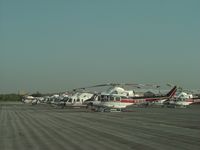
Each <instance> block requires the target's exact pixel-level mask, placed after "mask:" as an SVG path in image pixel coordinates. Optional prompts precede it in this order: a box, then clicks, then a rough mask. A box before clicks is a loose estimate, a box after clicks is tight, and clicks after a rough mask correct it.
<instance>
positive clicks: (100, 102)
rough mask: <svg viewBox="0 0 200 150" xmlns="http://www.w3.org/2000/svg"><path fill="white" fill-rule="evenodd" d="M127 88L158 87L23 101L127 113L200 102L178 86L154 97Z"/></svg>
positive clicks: (111, 86)
mask: <svg viewBox="0 0 200 150" xmlns="http://www.w3.org/2000/svg"><path fill="white" fill-rule="evenodd" d="M103 86H108V87H109V88H108V90H107V91H104V92H91V91H85V89H88V88H94V87H103ZM124 86H133V87H136V88H142V87H144V86H147V87H156V88H158V87H159V86H157V85H151V84H114V83H109V84H101V85H95V86H90V87H86V88H78V89H74V90H73V92H70V94H69V93H68V94H66V93H65V94H60V95H57V94H55V95H52V96H45V97H32V96H27V97H24V98H23V100H22V101H23V102H24V103H29V104H32V105H34V104H39V103H44V104H51V105H55V106H61V107H65V106H66V107H87V108H91V109H93V110H96V111H109V110H114V109H116V110H124V109H126V108H127V107H128V106H131V105H138V106H142V105H143V106H149V105H161V106H166V107H177V106H183V107H186V106H188V105H190V104H192V103H195V102H200V100H199V99H197V98H195V97H193V95H192V94H188V93H186V92H183V91H177V86H174V87H173V88H172V89H171V90H170V91H169V92H168V93H167V94H154V93H153V94H152V93H150V94H149V93H148V94H147V93H136V92H135V90H125V88H123V87H124Z"/></svg>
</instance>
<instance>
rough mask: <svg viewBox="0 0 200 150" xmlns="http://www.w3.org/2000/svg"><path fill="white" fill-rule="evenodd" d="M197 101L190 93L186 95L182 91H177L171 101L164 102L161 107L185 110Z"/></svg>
mask: <svg viewBox="0 0 200 150" xmlns="http://www.w3.org/2000/svg"><path fill="white" fill-rule="evenodd" d="M196 102H197V99H196V98H195V97H194V96H193V94H191V93H187V92H184V91H179V92H177V93H176V94H175V95H174V97H172V98H171V99H169V100H167V101H165V102H164V103H163V107H165V106H166V107H173V108H176V107H183V108H186V107H188V106H189V105H191V104H193V103H196Z"/></svg>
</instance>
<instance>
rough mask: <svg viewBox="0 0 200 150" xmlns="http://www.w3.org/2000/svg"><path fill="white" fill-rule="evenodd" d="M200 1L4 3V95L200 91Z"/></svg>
mask: <svg viewBox="0 0 200 150" xmlns="http://www.w3.org/2000/svg"><path fill="white" fill-rule="evenodd" d="M199 65H200V1H199V0H0V93H10V92H18V90H25V91H28V92H36V91H41V92H57V91H64V90H68V89H72V88H75V87H82V86H88V85H93V84H101V83H107V82H120V83H156V84H165V83H168V82H170V83H173V84H178V85H181V86H183V87H184V88H200V82H199V81H200V78H199V77H200V67H199Z"/></svg>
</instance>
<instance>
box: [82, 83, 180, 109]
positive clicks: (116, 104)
mask: <svg viewBox="0 0 200 150" xmlns="http://www.w3.org/2000/svg"><path fill="white" fill-rule="evenodd" d="M127 85H128V86H134V87H137V88H141V86H155V87H157V88H158V87H159V86H157V85H152V84H113V83H111V84H103V85H97V86H113V87H114V88H111V89H110V90H108V91H107V92H102V93H100V94H97V95H96V96H95V95H94V97H93V100H92V101H91V100H88V101H85V103H87V104H88V106H90V107H92V108H93V109H95V110H97V111H107V110H108V111H109V110H119V111H121V110H122V109H125V108H126V107H127V106H130V105H140V104H148V103H150V102H154V101H166V100H168V99H170V98H171V97H173V96H174V95H175V93H176V90H177V87H176V86H174V87H173V88H172V89H171V90H170V91H169V92H168V93H167V94H165V95H159V96H156V95H154V96H139V95H137V94H135V92H133V91H132V92H131V91H126V90H124V89H123V88H121V87H120V86H127ZM97 86H93V87H97Z"/></svg>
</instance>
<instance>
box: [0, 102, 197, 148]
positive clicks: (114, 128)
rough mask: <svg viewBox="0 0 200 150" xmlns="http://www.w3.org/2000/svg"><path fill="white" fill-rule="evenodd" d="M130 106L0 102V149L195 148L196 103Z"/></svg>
mask: <svg viewBox="0 0 200 150" xmlns="http://www.w3.org/2000/svg"><path fill="white" fill-rule="evenodd" d="M131 110H132V111H131V112H104V113H103V112H90V111H88V110H85V109H66V108H65V109H59V108H54V107H52V106H49V105H34V106H31V105H26V104H20V103H0V150H122V149H123V150H134V149H135V150H154V149H155V150H199V149H200V105H194V106H191V107H190V108H176V109H175V108H132V109H131Z"/></svg>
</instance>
